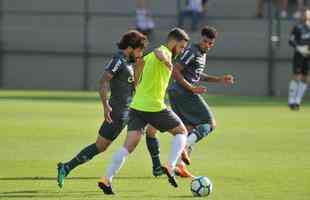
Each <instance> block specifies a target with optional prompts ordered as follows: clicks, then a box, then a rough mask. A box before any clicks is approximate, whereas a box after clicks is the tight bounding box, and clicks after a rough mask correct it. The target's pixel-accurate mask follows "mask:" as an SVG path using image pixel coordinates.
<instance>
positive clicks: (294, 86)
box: [288, 80, 298, 105]
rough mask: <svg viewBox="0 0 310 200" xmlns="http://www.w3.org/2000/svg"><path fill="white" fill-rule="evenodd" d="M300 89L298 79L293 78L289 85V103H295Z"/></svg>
mask: <svg viewBox="0 0 310 200" xmlns="http://www.w3.org/2000/svg"><path fill="white" fill-rule="evenodd" d="M297 90H298V81H296V80H291V81H290V84H289V87H288V104H290V105H291V104H295V103H296V97H297Z"/></svg>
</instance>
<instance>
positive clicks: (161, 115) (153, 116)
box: [98, 28, 189, 194]
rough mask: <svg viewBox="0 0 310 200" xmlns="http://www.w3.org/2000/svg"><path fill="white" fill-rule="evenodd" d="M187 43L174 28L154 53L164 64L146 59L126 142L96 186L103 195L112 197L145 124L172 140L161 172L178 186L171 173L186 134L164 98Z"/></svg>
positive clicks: (179, 31)
mask: <svg viewBox="0 0 310 200" xmlns="http://www.w3.org/2000/svg"><path fill="white" fill-rule="evenodd" d="M188 40H189V37H188V35H187V34H186V33H185V31H184V30H182V29H179V28H175V29H173V30H171V31H170V32H169V34H168V38H167V43H166V44H165V45H162V46H160V47H159V48H158V49H157V50H156V51H157V52H159V53H160V54H161V56H160V59H161V60H163V62H162V61H161V60H159V59H158V57H156V55H155V53H154V52H151V53H149V54H148V55H146V56H145V58H144V61H145V63H144V69H143V73H142V76H141V80H140V82H139V84H138V86H137V90H136V94H135V96H134V98H133V101H132V103H131V105H130V108H131V109H130V114H129V121H128V133H127V137H126V140H125V142H124V145H123V146H122V147H121V148H120V149H119V150H118V151H117V152H116V153H115V154H114V156H113V159H112V162H111V163H110V165H109V167H108V170H107V173H106V176H104V177H102V179H101V180H100V181H99V183H98V186H99V187H100V188H101V189H102V190H103V192H104V193H105V194H114V192H113V190H112V185H111V184H112V179H113V177H114V176H115V174H116V173H117V171H118V170H119V169H120V168H121V166H122V165H123V164H124V162H125V159H126V158H127V156H128V155H129V154H130V153H131V152H133V151H134V149H135V147H136V146H137V145H138V143H139V141H140V139H141V137H142V135H143V129H144V128H145V126H146V125H147V124H150V125H151V126H153V127H155V128H156V129H158V130H160V131H168V132H170V133H171V134H172V135H174V136H175V137H174V138H173V141H172V147H171V152H170V156H169V160H168V164H167V168H164V171H165V173H166V174H167V176H168V180H169V182H170V183H171V184H172V185H173V186H174V187H177V186H178V185H177V182H176V180H175V177H174V171H173V169H174V167H175V165H176V163H177V160H178V158H179V157H180V155H181V152H182V151H183V150H184V147H185V145H186V137H187V130H186V128H185V126H184V125H183V123H182V121H181V120H180V119H179V118H178V117H177V115H176V114H175V113H174V112H172V111H171V110H169V109H167V107H166V105H165V102H164V97H165V93H166V89H167V86H168V83H169V79H170V76H171V72H172V69H173V65H172V57H173V56H174V55H176V54H179V53H180V52H182V51H183V50H184V48H185V47H186V45H187V41H188Z"/></svg>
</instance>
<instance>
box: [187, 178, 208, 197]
mask: <svg viewBox="0 0 310 200" xmlns="http://www.w3.org/2000/svg"><path fill="white" fill-rule="evenodd" d="M212 188H213V186H212V182H211V181H210V179H208V178H207V177H205V176H198V177H196V178H194V179H193V180H192V182H191V191H192V193H193V195H194V197H204V196H208V195H209V194H211V192H212Z"/></svg>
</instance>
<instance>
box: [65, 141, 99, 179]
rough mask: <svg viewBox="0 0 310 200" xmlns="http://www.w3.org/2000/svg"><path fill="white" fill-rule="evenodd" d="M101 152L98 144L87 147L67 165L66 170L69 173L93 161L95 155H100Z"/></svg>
mask: <svg viewBox="0 0 310 200" xmlns="http://www.w3.org/2000/svg"><path fill="white" fill-rule="evenodd" d="M99 153H100V152H99V150H98V148H97V146H96V143H94V144H91V145H89V146H87V147H85V148H84V149H83V150H82V151H81V152H80V153H79V154H78V155H77V156H75V157H74V158H73V159H72V160H70V161H69V162H67V163H65V169H66V171H67V173H68V174H69V172H70V171H71V170H73V169H74V168H76V167H77V166H79V165H81V164H83V163H85V162H87V161H89V160H91V159H92V158H93V157H94V156H95V155H97V154H99Z"/></svg>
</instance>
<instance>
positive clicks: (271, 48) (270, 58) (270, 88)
mask: <svg viewBox="0 0 310 200" xmlns="http://www.w3.org/2000/svg"><path fill="white" fill-rule="evenodd" d="M273 16H274V9H273V4H272V1H271V0H269V1H268V69H267V76H268V83H267V85H268V95H269V96H274V95H275V91H274V65H275V49H274V45H273V42H272V41H273V23H274V21H273Z"/></svg>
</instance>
